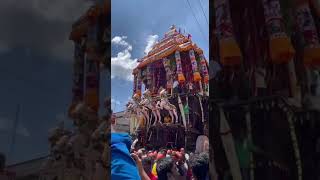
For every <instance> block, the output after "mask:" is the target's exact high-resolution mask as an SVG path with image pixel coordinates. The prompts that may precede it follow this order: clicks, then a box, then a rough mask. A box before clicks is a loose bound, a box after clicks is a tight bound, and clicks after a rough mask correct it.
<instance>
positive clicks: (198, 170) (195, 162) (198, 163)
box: [190, 152, 209, 180]
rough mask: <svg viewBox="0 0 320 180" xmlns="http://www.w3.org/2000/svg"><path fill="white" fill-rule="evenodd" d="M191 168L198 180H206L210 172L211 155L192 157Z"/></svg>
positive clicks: (201, 154)
mask: <svg viewBox="0 0 320 180" xmlns="http://www.w3.org/2000/svg"><path fill="white" fill-rule="evenodd" d="M190 167H191V169H192V174H193V176H194V177H196V178H197V179H198V180H205V179H206V177H207V175H208V171H209V154H208V153H207V152H204V153H200V154H196V155H194V156H193V157H191V158H190Z"/></svg>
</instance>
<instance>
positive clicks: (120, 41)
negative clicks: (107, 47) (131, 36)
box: [111, 36, 138, 81]
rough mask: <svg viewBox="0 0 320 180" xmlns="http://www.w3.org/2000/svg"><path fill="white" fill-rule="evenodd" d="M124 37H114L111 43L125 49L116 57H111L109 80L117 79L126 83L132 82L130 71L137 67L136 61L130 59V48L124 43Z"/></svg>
mask: <svg viewBox="0 0 320 180" xmlns="http://www.w3.org/2000/svg"><path fill="white" fill-rule="evenodd" d="M125 39H127V37H126V36H122V37H120V36H115V37H114V38H112V40H111V43H112V44H114V45H121V46H123V47H125V49H124V50H122V51H121V52H119V53H118V54H117V56H116V57H111V79H113V78H119V79H123V80H126V81H133V75H132V70H133V69H134V68H135V67H136V66H137V65H138V63H137V59H132V57H131V51H132V46H131V45H130V44H129V43H128V42H127V41H125Z"/></svg>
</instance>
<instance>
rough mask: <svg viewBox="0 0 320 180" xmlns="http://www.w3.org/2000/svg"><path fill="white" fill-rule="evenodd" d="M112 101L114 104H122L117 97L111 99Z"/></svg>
mask: <svg viewBox="0 0 320 180" xmlns="http://www.w3.org/2000/svg"><path fill="white" fill-rule="evenodd" d="M111 103H112V104H116V105H120V101H117V100H115V99H113V98H112V99H111Z"/></svg>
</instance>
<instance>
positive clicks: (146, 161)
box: [142, 156, 153, 174]
mask: <svg viewBox="0 0 320 180" xmlns="http://www.w3.org/2000/svg"><path fill="white" fill-rule="evenodd" d="M152 164H153V159H152V157H150V156H147V157H145V158H143V159H142V166H143V169H144V171H145V172H146V173H147V174H149V173H151V168H152Z"/></svg>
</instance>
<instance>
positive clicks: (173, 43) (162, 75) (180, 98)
mask: <svg viewBox="0 0 320 180" xmlns="http://www.w3.org/2000/svg"><path fill="white" fill-rule="evenodd" d="M138 62H139V63H138V65H137V67H136V68H135V69H134V70H133V73H132V74H133V76H134V83H133V96H132V100H131V101H129V102H128V104H127V112H128V113H130V119H131V122H132V123H131V126H132V127H134V128H131V129H134V132H133V133H134V134H135V135H136V136H137V137H138V139H139V142H140V145H141V146H142V147H146V148H148V147H150V148H153V149H154V148H156V149H157V148H160V147H168V148H181V147H184V148H187V149H189V150H192V149H194V147H195V142H196V138H197V137H198V136H199V135H203V134H207V133H206V124H207V123H208V120H209V119H208V97H209V84H208V82H209V74H208V61H207V60H206V59H205V56H204V52H203V50H202V49H201V48H199V47H198V46H197V45H196V44H195V43H194V42H192V40H191V35H185V34H183V33H181V32H180V30H177V28H176V27H175V26H174V25H173V26H171V27H170V29H169V31H168V32H167V33H165V35H164V38H163V39H161V40H160V42H157V43H156V44H155V45H154V46H153V47H152V49H151V51H149V53H148V54H146V55H145V56H144V57H143V58H141V59H139V60H138Z"/></svg>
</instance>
